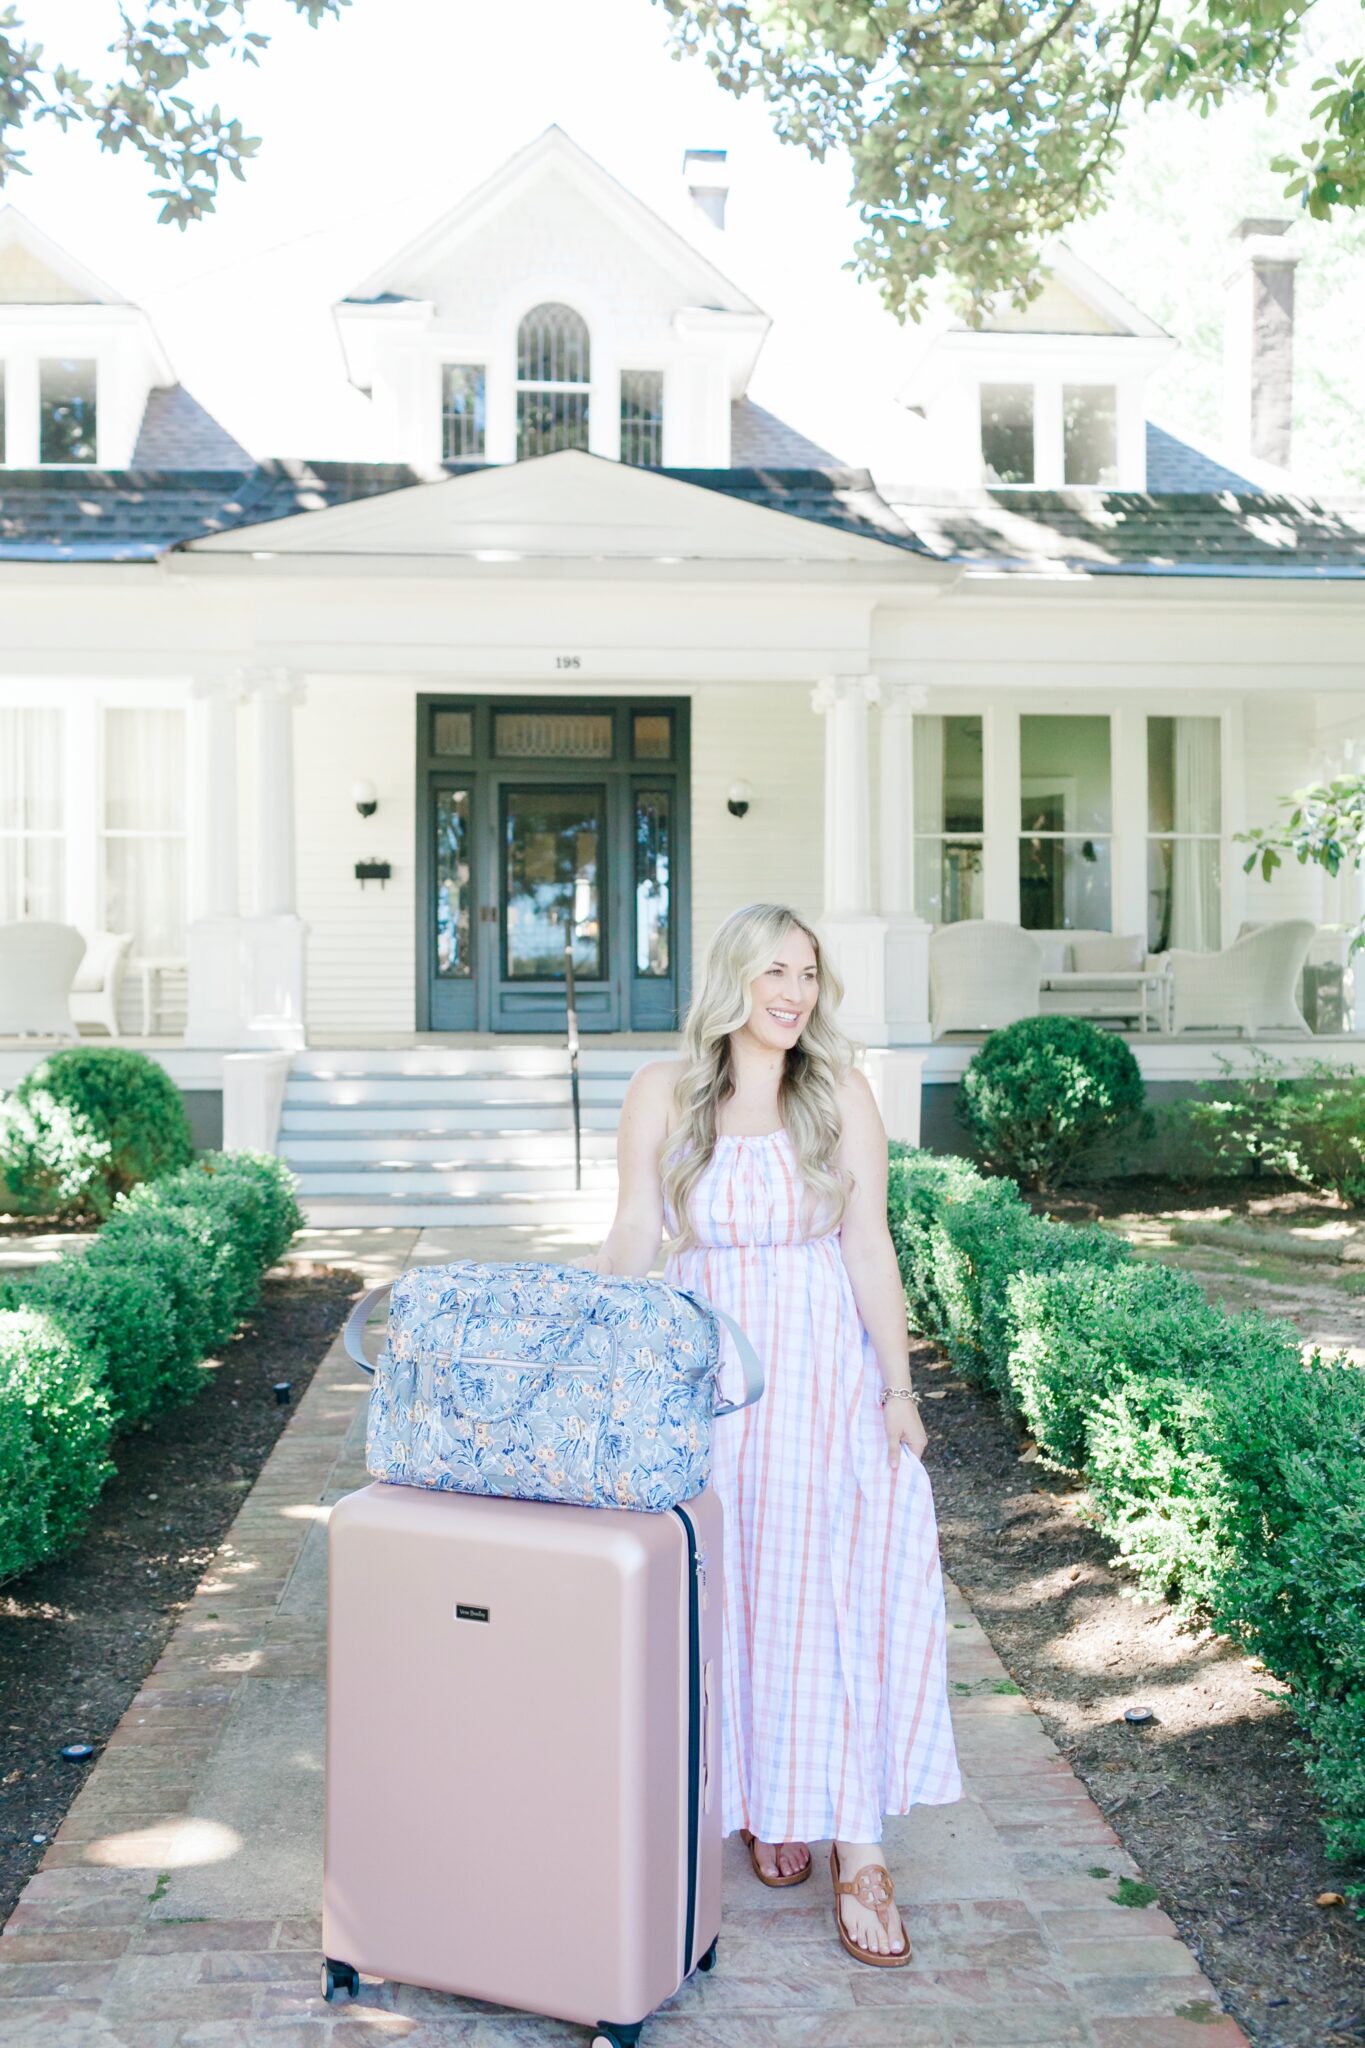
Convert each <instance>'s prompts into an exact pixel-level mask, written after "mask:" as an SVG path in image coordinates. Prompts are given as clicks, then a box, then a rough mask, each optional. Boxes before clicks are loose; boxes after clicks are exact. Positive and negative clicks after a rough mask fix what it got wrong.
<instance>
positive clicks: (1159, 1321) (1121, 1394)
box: [888, 1146, 1365, 1902]
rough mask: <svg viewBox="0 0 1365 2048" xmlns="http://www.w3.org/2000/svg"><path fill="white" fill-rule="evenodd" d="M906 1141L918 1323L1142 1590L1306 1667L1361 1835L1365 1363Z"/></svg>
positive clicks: (1301, 1699) (1317, 1763)
mask: <svg viewBox="0 0 1365 2048" xmlns="http://www.w3.org/2000/svg"><path fill="white" fill-rule="evenodd" d="M891 1152H892V1158H891V1173H890V1178H889V1207H888V1220H889V1223H890V1227H891V1235H892V1240H893V1242H894V1244H895V1246H896V1252H897V1257H898V1259H899V1260H900V1264H901V1271H902V1275H903V1277H904V1282H905V1295H906V1305H907V1310H908V1313H909V1318H910V1321H911V1323H912V1324H913V1325H914V1327H916V1328H917V1329H920V1330H922V1331H924V1332H925V1334H926V1335H929V1336H932V1337H934V1338H935V1339H936V1340H937V1341H938V1342H939V1343H941V1344H942V1345H943V1346H944V1347H945V1349H947V1350H949V1352H950V1354H951V1355H952V1356H953V1357H954V1360H955V1362H956V1363H958V1365H959V1367H960V1369H961V1370H962V1371H963V1372H964V1373H970V1375H971V1376H972V1377H973V1378H975V1379H977V1380H979V1381H981V1382H983V1383H985V1384H988V1385H992V1386H996V1387H998V1388H1000V1389H1001V1391H1002V1393H1003V1395H1004V1398H1005V1399H1006V1400H1007V1401H1008V1402H1009V1404H1010V1406H1011V1407H1013V1408H1014V1409H1016V1410H1017V1411H1018V1412H1019V1413H1020V1414H1021V1415H1022V1416H1023V1417H1024V1419H1025V1420H1026V1421H1027V1422H1028V1424H1029V1426H1030V1427H1031V1428H1032V1429H1033V1431H1034V1433H1035V1435H1036V1437H1037V1440H1038V1443H1039V1445H1040V1446H1041V1448H1042V1450H1043V1452H1044V1454H1045V1456H1046V1457H1048V1458H1049V1459H1050V1460H1051V1461H1052V1462H1053V1463H1055V1464H1057V1465H1060V1466H1063V1467H1065V1468H1068V1469H1072V1470H1078V1471H1082V1472H1083V1473H1084V1475H1085V1479H1086V1484H1087V1486H1088V1489H1089V1492H1090V1497H1091V1501H1092V1504H1093V1509H1094V1513H1095V1517H1096V1521H1097V1523H1098V1526H1099V1527H1100V1528H1101V1529H1102V1530H1103V1531H1104V1533H1105V1534H1106V1535H1107V1536H1108V1537H1109V1538H1110V1540H1111V1541H1112V1542H1113V1543H1114V1544H1115V1546H1116V1549H1117V1551H1118V1554H1119V1556H1120V1557H1122V1558H1123V1560H1124V1561H1125V1562H1126V1563H1127V1565H1128V1566H1129V1567H1130V1569H1131V1570H1132V1571H1133V1573H1134V1574H1135V1575H1136V1577H1137V1579H1138V1581H1139V1583H1140V1584H1141V1586H1142V1587H1143V1589H1144V1590H1145V1591H1146V1592H1147V1593H1148V1594H1150V1595H1152V1596H1167V1597H1170V1598H1173V1599H1175V1600H1177V1601H1178V1602H1180V1603H1181V1604H1182V1605H1183V1606H1184V1607H1186V1608H1191V1609H1198V1610H1200V1611H1202V1612H1203V1613H1205V1614H1206V1615H1207V1616H1208V1617H1209V1618H1210V1619H1211V1620H1212V1621H1213V1623H1214V1625H1215V1626H1216V1627H1218V1628H1219V1629H1221V1630H1223V1631H1224V1632H1226V1633H1228V1634H1231V1635H1234V1636H1236V1637H1237V1638H1238V1639H1239V1640H1240V1641H1241V1642H1243V1643H1245V1644H1246V1645H1247V1647H1248V1648H1249V1649H1251V1650H1253V1651H1255V1652H1256V1654H1257V1655H1259V1656H1260V1657H1262V1658H1263V1659H1264V1661H1265V1664H1266V1666H1267V1669H1269V1670H1270V1671H1272V1672H1274V1673H1276V1674H1277V1675H1278V1676H1279V1677H1280V1678H1282V1679H1284V1680H1285V1681H1286V1682H1287V1683H1288V1684H1289V1685H1290V1687H1291V1688H1292V1691H1291V1703H1292V1705H1293V1707H1294V1710H1295V1713H1296V1714H1297V1716H1298V1719H1299V1723H1300V1727H1301V1729H1302V1731H1303V1735H1304V1740H1305V1745H1306V1752H1307V1757H1308V1768H1309V1770H1310V1772H1311V1774H1312V1777H1313V1780H1314V1783H1315V1785H1316V1787H1317V1789H1318V1792H1319V1794H1320V1796H1321V1799H1322V1801H1323V1808H1324V1825H1325V1829H1326V1835H1327V1842H1328V1847H1329V1850H1330V1852H1331V1853H1332V1854H1334V1855H1339V1856H1343V1857H1346V1856H1358V1857H1365V1371H1362V1370H1361V1369H1360V1368H1359V1367H1358V1366H1356V1365H1354V1364H1353V1363H1351V1362H1350V1361H1349V1360H1346V1359H1325V1358H1322V1357H1318V1356H1314V1357H1313V1358H1311V1359H1308V1360H1307V1361H1305V1359H1304V1358H1303V1355H1302V1351H1301V1347H1300V1344H1299V1341H1298V1337H1297V1335H1296V1333H1295V1331H1294V1330H1293V1328H1292V1327H1291V1326H1290V1325H1289V1324H1287V1323H1280V1322H1275V1321H1272V1320H1271V1319H1270V1318H1268V1317H1266V1316H1263V1315H1260V1314H1259V1313H1251V1314H1243V1315H1235V1314H1231V1313H1229V1312H1228V1311H1227V1310H1226V1309H1223V1308H1221V1307H1220V1306H1218V1305H1217V1304H1215V1303H1211V1302H1209V1301H1208V1300H1207V1299H1206V1298H1205V1297H1204V1295H1203V1293H1202V1291H1201V1290H1200V1288H1199V1287H1198V1286H1197V1285H1196V1284H1195V1282H1194V1281H1193V1280H1191V1279H1190V1278H1189V1277H1188V1276H1186V1275H1184V1274H1182V1273H1179V1272H1176V1271H1173V1270H1170V1269H1166V1268H1163V1267H1160V1266H1155V1265H1148V1264H1146V1263H1143V1262H1140V1261H1139V1260H1137V1259H1136V1258H1134V1257H1133V1255H1132V1254H1131V1252H1130V1251H1129V1249H1128V1247H1127V1246H1126V1245H1125V1244H1123V1243H1122V1242H1120V1241H1118V1240H1116V1239H1113V1238H1107V1237H1106V1235H1105V1234H1104V1233H1102V1232H1097V1231H1093V1230H1091V1231H1087V1232H1080V1231H1075V1230H1072V1229H1070V1228H1069V1227H1068V1226H1067V1225H1065V1224H1057V1223H1051V1222H1047V1221H1045V1220H1043V1219H1041V1218H1038V1217H1036V1216H1033V1215H1031V1214H1030V1213H1029V1212H1028V1211H1027V1210H1026V1209H1025V1208H1024V1205H1023V1204H1022V1203H1021V1202H1020V1201H1019V1199H1018V1196H1017V1195H1016V1194H1015V1193H1014V1191H1013V1189H1010V1188H1008V1187H1007V1185H1006V1184H1004V1183H1001V1182H998V1181H991V1180H988V1179H986V1178H984V1177H983V1176H982V1175H980V1174H978V1173H976V1172H975V1171H974V1170H973V1169H972V1168H971V1167H970V1166H969V1165H968V1164H967V1163H966V1162H965V1161H963V1160H945V1159H934V1158H930V1157H928V1156H927V1155H925V1154H923V1153H917V1152H913V1151H911V1150H909V1149H908V1148H906V1147H904V1146H893V1147H892V1148H891ZM1002 1297H1003V1299H1002ZM1354 1896H1356V1897H1358V1898H1360V1899H1361V1900H1362V1901H1363V1902H1365V1882H1362V1884H1361V1886H1359V1887H1358V1888H1356V1889H1355V1892H1354Z"/></svg>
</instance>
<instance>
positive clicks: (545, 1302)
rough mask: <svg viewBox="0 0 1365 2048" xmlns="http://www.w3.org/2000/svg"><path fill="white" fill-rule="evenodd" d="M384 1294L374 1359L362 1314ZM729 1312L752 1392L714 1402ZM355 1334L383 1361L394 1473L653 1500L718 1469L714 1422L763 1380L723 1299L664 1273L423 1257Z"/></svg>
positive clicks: (518, 1496) (353, 1351)
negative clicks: (703, 1295)
mask: <svg viewBox="0 0 1365 2048" xmlns="http://www.w3.org/2000/svg"><path fill="white" fill-rule="evenodd" d="M385 1295H387V1296H388V1302H389V1309H388V1327H387V1331H386V1334H385V1340H384V1345H383V1348H382V1350H381V1351H380V1353H379V1356H378V1358H377V1359H376V1361H375V1362H374V1364H373V1365H371V1363H370V1361H369V1359H368V1358H367V1357H366V1355H365V1350H364V1343H363V1339H364V1331H365V1325H366V1323H367V1322H368V1321H369V1318H370V1316H371V1314H372V1313H373V1311H374V1310H375V1308H376V1307H377V1306H378V1304H379V1302H380V1301H381V1300H382V1299H383V1298H384V1296H385ZM722 1325H724V1326H725V1327H726V1329H727V1330H728V1332H729V1335H730V1337H731V1339H732V1340H733V1342H734V1346H735V1350H736V1352H737V1353H738V1356H739V1359H740V1362H741V1364H742V1366H743V1368H744V1376H745V1399H744V1400H743V1401H737V1402H734V1403H727V1404H723V1405H717V1402H716V1375H717V1372H718V1370H719V1368H720V1365H721V1362H722V1349H721V1346H722V1337H721V1328H722ZM346 1349H347V1351H348V1352H349V1353H350V1355H351V1357H352V1358H353V1359H355V1361H356V1363H357V1364H358V1365H360V1366H363V1367H364V1369H365V1370H366V1371H367V1372H372V1373H373V1374H374V1384H373V1386H372V1387H371V1389H370V1411H369V1419H368V1426H367V1429H366V1436H365V1463H366V1465H367V1467H368V1469H369V1471H370V1473H371V1475H372V1476H373V1477H374V1478H375V1479H382V1480H386V1481H387V1482H388V1483H389V1484H390V1485H393V1486H425V1487H434V1488H436V1489H438V1490H444V1491H449V1492H453V1493H479V1494H488V1495H496V1496H500V1497H502V1498H505V1499H514V1500H550V1501H564V1502H568V1503H571V1504H572V1505H574V1506H577V1507H597V1508H643V1509H648V1510H652V1511H654V1512H662V1511H663V1510H664V1509H667V1508H671V1507H676V1506H677V1505H678V1504H679V1503H680V1502H682V1501H687V1500H691V1499H692V1498H693V1496H694V1495H696V1494H698V1493H700V1492H701V1490H702V1488H703V1487H704V1486H705V1485H706V1483H707V1480H708V1479H709V1477H710V1472H711V1423H712V1421H713V1420H714V1419H715V1417H716V1416H718V1415H726V1414H731V1413H733V1412H734V1411H735V1409H737V1408H743V1407H747V1406H748V1404H749V1402H750V1401H755V1400H757V1399H758V1396H759V1395H760V1394H761V1393H762V1391H763V1374H762V1368H761V1366H760V1365H759V1361H758V1359H757V1357H756V1356H755V1353H754V1349H753V1346H752V1345H751V1344H750V1343H749V1340H748V1338H747V1337H746V1336H745V1334H744V1332H743V1331H742V1330H741V1329H740V1327H739V1325H738V1324H737V1323H735V1322H734V1321H733V1319H732V1318H731V1317H729V1316H728V1315H726V1314H725V1313H724V1311H723V1310H720V1309H716V1308H714V1307H712V1306H711V1305H710V1304H709V1303H707V1302H704V1301H702V1300H700V1299H699V1298H698V1297H696V1296H695V1295H691V1294H686V1293H684V1292H683V1291H682V1289H681V1288H677V1287H670V1286H668V1285H667V1284H666V1283H665V1282H663V1281H660V1280H630V1279H620V1278H611V1277H606V1276H602V1275H599V1274H596V1273H590V1272H587V1271H585V1270H584V1269H583V1268H581V1267H577V1266H551V1265H539V1264H530V1263H527V1264H516V1265H494V1264H482V1263H480V1262H478V1261H476V1260H473V1259H461V1260H457V1261H456V1262H455V1263H454V1264H453V1265H449V1266H414V1267H413V1268H411V1270H410V1271H408V1272H406V1273H404V1274H403V1275H402V1276H401V1278H399V1279H398V1280H395V1281H394V1282H393V1283H392V1286H391V1287H376V1288H373V1289H372V1290H371V1292H370V1293H369V1294H367V1295H366V1296H365V1297H364V1299H363V1300H362V1301H360V1302H358V1303H357V1304H356V1307H355V1309H354V1311H353V1313H352V1315H351V1318H350V1321H349V1322H348V1323H347V1326H346Z"/></svg>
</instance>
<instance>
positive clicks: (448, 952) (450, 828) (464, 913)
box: [436, 787, 474, 975]
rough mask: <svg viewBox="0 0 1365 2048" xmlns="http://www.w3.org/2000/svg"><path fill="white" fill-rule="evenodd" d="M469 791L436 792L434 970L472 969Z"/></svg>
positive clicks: (460, 972)
mask: <svg viewBox="0 0 1365 2048" xmlns="http://www.w3.org/2000/svg"><path fill="white" fill-rule="evenodd" d="M469 856H470V836H469V791H468V790H467V789H452V788H449V787H446V788H444V789H438V790H437V791H436V972H437V973H438V974H440V975H467V974H470V973H472V972H473V964H474V963H473V959H472V957H471V940H472V936H473V935H472V932H471V930H470V908H469V899H470V874H469Z"/></svg>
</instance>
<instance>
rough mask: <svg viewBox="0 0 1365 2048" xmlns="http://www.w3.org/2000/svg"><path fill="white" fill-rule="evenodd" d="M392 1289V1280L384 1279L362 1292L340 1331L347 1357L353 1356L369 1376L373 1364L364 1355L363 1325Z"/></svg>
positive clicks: (371, 1373)
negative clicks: (382, 1282)
mask: <svg viewBox="0 0 1365 2048" xmlns="http://www.w3.org/2000/svg"><path fill="white" fill-rule="evenodd" d="M392 1290H393V1282H392V1280H386V1281H385V1282H384V1284H383V1286H382V1287H372V1288H371V1289H370V1291H369V1293H368V1294H362V1295H361V1297H360V1299H359V1301H358V1302H357V1303H356V1305H355V1307H354V1308H353V1309H352V1310H351V1313H350V1314H349V1315H348V1316H347V1318H346V1328H345V1330H344V1331H343V1332H342V1342H343V1344H344V1345H345V1346H346V1355H347V1357H348V1358H353V1359H354V1360H355V1362H356V1364H357V1365H358V1366H359V1367H360V1370H361V1371H362V1372H367V1373H369V1374H370V1376H371V1378H373V1377H374V1366H373V1365H372V1364H371V1362H370V1360H369V1359H368V1358H367V1357H366V1356H365V1325H366V1323H368V1322H369V1320H370V1317H371V1316H372V1315H373V1314H374V1312H375V1309H376V1308H377V1307H378V1306H379V1304H380V1302H381V1301H387V1299H388V1297H389V1295H390V1293H391V1292H392ZM386 1341H387V1340H386Z"/></svg>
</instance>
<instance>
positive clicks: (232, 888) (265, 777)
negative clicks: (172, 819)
mask: <svg viewBox="0 0 1365 2048" xmlns="http://www.w3.org/2000/svg"><path fill="white" fill-rule="evenodd" d="M243 694H246V695H248V696H249V697H250V698H251V700H252V714H253V720H252V738H253V745H252V747H251V752H250V774H249V780H248V788H249V791H250V796H251V817H252V836H253V839H254V842H255V847H256V853H257V863H256V875H257V882H256V890H255V902H254V904H253V907H252V913H251V915H249V916H242V915H240V914H239V908H238V900H237V899H238V890H237V790H236V760H237V729H236V728H237V703H238V700H239V698H240V697H241V696H242V695H243ZM301 696H302V688H301V684H300V682H299V679H298V678H297V677H296V676H294V675H293V674H291V673H290V672H289V671H287V670H283V669H242V670H238V671H237V672H236V673H235V674H234V675H233V676H232V678H231V679H230V681H228V682H226V683H224V684H221V685H205V686H204V687H203V689H202V690H201V691H199V692H197V695H196V706H197V709H196V718H195V741H194V759H195V763H196V767H195V783H196V799H197V801H196V811H197V816H198V819H199V825H198V832H197V840H196V853H195V858H194V862H193V866H192V877H193V882H192V886H193V889H194V892H195V896H196V898H197V901H198V905H199V915H198V917H197V918H196V919H195V921H194V923H193V924H192V925H191V926H190V944H189V984H190V1000H189V1017H188V1022H187V1026H186V1033H185V1037H186V1043H187V1044H190V1045H212V1046H229V1047H265V1046H275V1047H280V1048H282V1049H285V1050H290V1049H296V1048H298V1047H300V1046H302V1045H303V1043H304V1036H305V1020H304V982H303V964H304V953H303V940H304V930H303V925H302V924H301V922H300V920H299V918H298V915H297V912H296V908H295V897H294V750H293V717H294V705H295V704H296V703H297V702H298V701H299V700H300V698H301Z"/></svg>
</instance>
